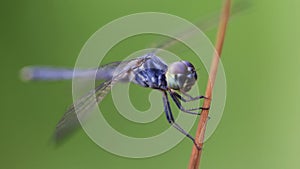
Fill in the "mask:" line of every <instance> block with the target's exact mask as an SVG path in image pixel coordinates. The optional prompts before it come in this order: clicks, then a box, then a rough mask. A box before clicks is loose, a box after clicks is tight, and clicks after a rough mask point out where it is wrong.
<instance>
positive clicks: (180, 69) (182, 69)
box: [168, 62, 188, 74]
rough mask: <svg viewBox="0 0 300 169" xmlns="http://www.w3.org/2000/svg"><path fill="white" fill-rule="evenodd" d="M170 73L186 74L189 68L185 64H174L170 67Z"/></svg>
mask: <svg viewBox="0 0 300 169" xmlns="http://www.w3.org/2000/svg"><path fill="white" fill-rule="evenodd" d="M168 71H169V73H171V74H186V73H187V72H188V70H187V66H186V65H185V64H184V63H183V62H174V63H172V64H171V65H169V70H168Z"/></svg>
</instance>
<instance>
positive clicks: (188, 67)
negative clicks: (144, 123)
mask: <svg viewBox="0 0 300 169" xmlns="http://www.w3.org/2000/svg"><path fill="white" fill-rule="evenodd" d="M181 62H182V63H183V64H184V65H185V66H186V67H187V70H188V71H195V67H194V65H193V64H192V63H191V62H189V61H185V60H183V61H181Z"/></svg>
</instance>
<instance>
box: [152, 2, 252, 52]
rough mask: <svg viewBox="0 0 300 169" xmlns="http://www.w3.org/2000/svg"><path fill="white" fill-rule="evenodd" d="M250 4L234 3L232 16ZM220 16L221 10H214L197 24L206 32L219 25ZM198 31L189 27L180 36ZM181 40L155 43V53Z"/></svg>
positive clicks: (190, 35)
mask: <svg viewBox="0 0 300 169" xmlns="http://www.w3.org/2000/svg"><path fill="white" fill-rule="evenodd" d="M250 5H251V4H250V3H249V2H247V1H241V2H237V3H234V4H233V7H232V10H231V14H230V18H232V17H233V16H236V15H238V14H240V13H241V12H242V11H244V10H245V9H247V8H249V7H250ZM219 17H220V12H219V11H217V12H213V13H211V14H210V15H207V16H205V17H204V18H203V19H202V20H200V21H198V23H196V26H197V27H198V28H200V29H201V30H202V31H204V32H206V31H209V30H211V29H212V28H215V27H216V26H217V25H218V20H219ZM197 31H198V30H196V29H194V28H191V29H187V30H184V31H182V32H179V33H178V36H179V37H180V38H181V39H188V38H190V37H192V36H193V35H194V34H195V32H197ZM179 42H180V41H178V40H177V39H168V40H165V41H162V42H159V43H158V44H157V45H155V48H156V50H154V53H156V52H158V49H168V48H170V47H172V46H174V45H176V44H178V43H179Z"/></svg>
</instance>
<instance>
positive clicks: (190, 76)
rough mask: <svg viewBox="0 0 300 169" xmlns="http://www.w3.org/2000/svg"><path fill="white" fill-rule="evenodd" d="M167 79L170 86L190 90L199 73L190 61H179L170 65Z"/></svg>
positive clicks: (175, 88)
mask: <svg viewBox="0 0 300 169" xmlns="http://www.w3.org/2000/svg"><path fill="white" fill-rule="evenodd" d="M166 79H167V84H168V87H169V88H171V89H174V90H180V91H183V92H188V91H189V90H191V88H192V86H193V85H194V84H195V82H196V80H197V73H196V70H195V67H194V66H193V65H192V64H191V63H190V62H188V61H179V62H174V63H172V64H170V65H169V66H168V71H167V73H166Z"/></svg>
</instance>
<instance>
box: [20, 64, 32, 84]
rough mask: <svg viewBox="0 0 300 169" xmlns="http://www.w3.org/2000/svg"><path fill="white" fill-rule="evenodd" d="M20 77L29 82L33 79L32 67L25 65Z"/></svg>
mask: <svg viewBox="0 0 300 169" xmlns="http://www.w3.org/2000/svg"><path fill="white" fill-rule="evenodd" d="M20 78H21V80H22V81H24V82H28V81H30V80H32V79H33V72H32V69H31V68H30V67H23V68H22V69H21V71H20Z"/></svg>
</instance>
